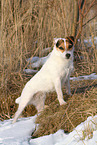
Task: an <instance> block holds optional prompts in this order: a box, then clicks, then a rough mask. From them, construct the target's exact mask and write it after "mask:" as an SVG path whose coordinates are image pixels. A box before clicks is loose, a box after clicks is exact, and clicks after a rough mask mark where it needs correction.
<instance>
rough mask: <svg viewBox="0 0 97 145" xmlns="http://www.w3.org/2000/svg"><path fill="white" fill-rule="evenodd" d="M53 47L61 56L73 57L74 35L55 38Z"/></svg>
mask: <svg viewBox="0 0 97 145" xmlns="http://www.w3.org/2000/svg"><path fill="white" fill-rule="evenodd" d="M54 48H55V49H56V50H57V52H58V53H59V54H60V55H61V56H62V57H63V58H66V59H71V58H73V50H74V37H73V36H68V37H66V38H55V39H54Z"/></svg>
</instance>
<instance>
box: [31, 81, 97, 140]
mask: <svg viewBox="0 0 97 145" xmlns="http://www.w3.org/2000/svg"><path fill="white" fill-rule="evenodd" d="M78 83H79V82H72V85H73V87H75V86H76V89H73V88H72V92H74V94H73V96H72V97H69V98H68V100H67V104H66V105H65V106H64V105H63V106H60V105H59V103H58V100H57V99H56V97H55V94H53V97H52V98H51V99H52V100H54V99H55V100H54V101H53V102H52V101H51V104H50V105H49V107H48V108H46V109H45V110H44V111H43V112H42V113H41V114H40V115H39V116H38V117H37V119H36V123H37V124H39V129H38V130H37V131H36V132H35V133H34V134H33V137H39V136H43V135H47V134H51V133H55V132H56V131H57V130H59V129H60V128H61V129H63V130H64V132H71V131H72V130H73V129H74V128H75V127H76V126H77V125H79V124H80V123H81V122H83V121H85V120H86V119H87V117H88V116H90V115H92V116H93V115H95V114H97V82H96V81H95V82H92V81H81V82H80V84H79V86H78ZM87 83H88V86H86V84H87ZM89 85H90V86H89ZM65 96H66V94H64V97H65ZM47 99H48V100H50V99H49V97H48V98H47ZM64 99H65V100H66V98H64ZM46 101H47V100H46ZM47 104H48V103H47Z"/></svg>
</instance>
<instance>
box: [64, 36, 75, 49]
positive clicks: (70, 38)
mask: <svg viewBox="0 0 97 145" xmlns="http://www.w3.org/2000/svg"><path fill="white" fill-rule="evenodd" d="M65 39H66V42H67V47H68V48H72V47H73V44H74V37H73V36H68V37H66V38H65Z"/></svg>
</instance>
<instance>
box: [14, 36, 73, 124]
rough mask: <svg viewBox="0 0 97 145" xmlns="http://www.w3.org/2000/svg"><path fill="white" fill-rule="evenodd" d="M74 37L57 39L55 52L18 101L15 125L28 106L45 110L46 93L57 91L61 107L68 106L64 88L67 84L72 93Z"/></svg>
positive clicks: (29, 82) (67, 88) (69, 92)
mask: <svg viewBox="0 0 97 145" xmlns="http://www.w3.org/2000/svg"><path fill="white" fill-rule="evenodd" d="M73 52H74V37H73V36H69V37H66V38H55V39H54V47H53V50H52V52H51V54H50V56H49V58H48V59H47V61H46V62H45V64H44V65H43V66H42V68H41V69H40V71H38V72H37V73H36V74H35V75H34V76H33V77H32V78H31V79H30V80H29V81H28V82H27V83H26V85H25V87H24V89H23V91H22V93H21V96H20V97H19V98H17V99H16V101H15V102H16V103H17V104H19V107H18V110H17V112H16V113H15V117H14V119H13V123H15V122H16V121H17V119H18V117H19V116H20V114H21V113H22V111H23V110H24V108H25V107H26V106H27V105H28V104H33V105H35V107H36V109H37V111H38V112H40V111H42V110H43V109H44V102H45V98H46V92H53V91H56V93H57V98H58V101H59V103H60V105H63V104H66V102H65V101H64V99H63V93H62V86H63V84H64V83H65V84H66V91H67V93H68V94H69V95H71V91H70V82H69V80H70V74H71V72H72V71H73V68H74V67H73Z"/></svg>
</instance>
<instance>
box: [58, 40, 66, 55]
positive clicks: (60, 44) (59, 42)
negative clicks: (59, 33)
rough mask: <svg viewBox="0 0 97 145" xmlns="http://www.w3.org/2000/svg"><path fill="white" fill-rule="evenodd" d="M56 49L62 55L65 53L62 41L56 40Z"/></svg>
mask: <svg viewBox="0 0 97 145" xmlns="http://www.w3.org/2000/svg"><path fill="white" fill-rule="evenodd" d="M60 47H61V48H63V49H60ZM56 48H57V50H58V51H61V52H62V53H63V52H64V51H65V45H64V40H62V39H61V40H58V42H57V44H56Z"/></svg>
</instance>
